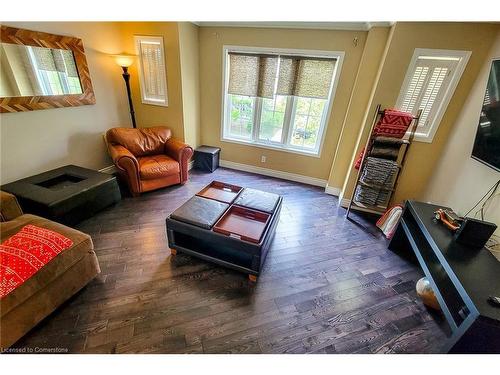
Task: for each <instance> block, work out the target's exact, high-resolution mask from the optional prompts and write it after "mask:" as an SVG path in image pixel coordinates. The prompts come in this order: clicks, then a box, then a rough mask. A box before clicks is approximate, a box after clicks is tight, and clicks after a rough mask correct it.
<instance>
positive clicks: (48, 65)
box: [31, 47, 57, 72]
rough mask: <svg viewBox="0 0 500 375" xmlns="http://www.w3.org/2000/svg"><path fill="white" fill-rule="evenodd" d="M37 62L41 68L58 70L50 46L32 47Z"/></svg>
mask: <svg viewBox="0 0 500 375" xmlns="http://www.w3.org/2000/svg"><path fill="white" fill-rule="evenodd" d="M31 48H32V51H33V56H35V60H36V64H37V67H38V69H40V70H48V71H54V72H55V71H57V68H56V64H55V61H54V56H53V55H52V51H51V50H50V49H49V48H42V47H31Z"/></svg>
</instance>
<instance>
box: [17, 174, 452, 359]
mask: <svg viewBox="0 0 500 375" xmlns="http://www.w3.org/2000/svg"><path fill="white" fill-rule="evenodd" d="M213 179H217V180H222V181H225V182H228V183H233V184H237V185H242V186H248V187H254V188H258V189H261V190H265V191H269V192H274V193H278V194H281V195H283V197H284V201H283V209H282V214H281V219H280V223H279V225H278V228H277V231H276V237H275V239H274V242H273V244H272V247H271V249H270V251H269V255H268V257H267V260H266V264H265V267H264V271H263V274H262V275H261V277H259V280H258V283H257V284H256V285H254V286H252V285H251V284H249V283H248V280H247V275H245V274H241V273H238V272H234V271H232V270H228V269H225V268H222V267H219V266H217V265H213V264H210V263H206V262H204V261H201V260H198V259H195V258H191V257H189V256H186V255H182V254H179V255H177V256H176V257H171V256H170V251H169V249H168V246H167V241H166V233H165V218H166V217H167V216H168V215H169V214H170V213H171V212H172V211H173V210H175V209H176V208H177V207H179V206H180V205H181V204H183V203H184V202H185V201H186V200H187V199H189V198H190V197H191V196H192V195H194V194H195V193H196V192H197V191H199V190H200V189H201V188H202V187H203V186H205V185H206V184H207V183H208V182H210V181H212V180H213ZM344 215H345V210H344V209H342V208H337V198H336V197H333V196H330V195H327V194H325V193H324V192H323V189H322V188H316V187H312V186H308V185H303V184H299V183H294V182H290V181H284V180H279V179H274V178H270V177H265V176H259V175H254V174H251V173H244V172H238V171H234V170H230V169H223V168H219V169H218V170H217V171H215V172H214V173H212V174H209V173H202V172H198V171H192V173H191V179H190V181H189V182H188V183H187V184H186V185H184V186H176V187H171V188H166V189H162V190H159V191H156V192H152V193H146V194H143V195H142V196H141V197H140V198H128V197H126V198H124V199H123V200H122V201H121V202H120V203H119V204H117V205H116V206H114V207H111V208H109V209H107V210H105V211H103V212H101V213H100V214H98V215H96V216H94V217H93V218H92V219H90V220H87V221H85V222H83V223H81V224H80V225H79V226H78V229H80V230H82V231H85V232H87V233H89V234H90V235H91V236H92V238H93V240H94V245H95V249H96V253H97V256H98V258H99V261H100V265H101V269H102V273H101V275H100V276H98V278H96V279H95V280H94V281H92V282H91V283H90V284H89V285H88V286H87V287H85V288H84V289H83V290H82V291H80V292H79V293H78V294H76V295H75V296H74V297H73V298H72V299H71V300H69V301H68V302H67V303H65V304H64V305H63V306H61V308H59V309H58V310H57V311H55V312H54V313H53V314H52V315H51V316H49V317H48V318H47V319H45V320H44V321H43V322H42V323H41V324H39V325H38V326H37V327H36V328H35V329H33V330H32V331H31V332H30V333H29V334H28V335H27V336H25V337H24V338H23V339H21V340H20V341H19V342H18V343H17V344H16V345H15V346H16V347H22V346H30V347H59V348H68V349H69V351H70V352H73V353H434V352H437V351H438V350H439V348H440V346H441V344H442V342H443V340H444V339H445V332H446V327H445V323H444V321H443V319H441V318H440V317H439V315H437V314H431V313H430V312H428V310H427V309H426V308H425V307H424V306H423V305H422V303H421V302H420V300H419V299H418V298H417V296H416V294H415V291H414V290H415V282H416V280H418V279H419V278H420V277H421V276H422V274H421V271H420V270H419V269H418V268H417V267H416V266H415V265H413V264H411V263H409V262H408V261H406V260H404V259H402V258H400V257H399V256H398V255H396V254H394V253H392V252H390V251H389V250H387V249H386V242H385V239H383V238H382V237H381V236H378V237H374V236H373V235H371V234H369V233H367V232H365V231H363V230H362V229H361V228H360V227H359V226H357V225H355V224H353V223H352V222H350V221H348V220H346V219H345V217H344Z"/></svg>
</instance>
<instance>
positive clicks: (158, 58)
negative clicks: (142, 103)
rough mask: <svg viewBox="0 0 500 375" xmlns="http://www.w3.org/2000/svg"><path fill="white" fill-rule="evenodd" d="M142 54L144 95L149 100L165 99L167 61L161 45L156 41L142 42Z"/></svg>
mask: <svg viewBox="0 0 500 375" xmlns="http://www.w3.org/2000/svg"><path fill="white" fill-rule="evenodd" d="M140 54H141V63H142V70H143V72H142V73H143V77H144V81H143V82H142V83H143V90H144V96H145V98H146V99H148V100H157V101H163V100H165V97H166V87H165V85H164V82H165V63H164V59H163V56H162V51H161V45H160V44H159V43H155V42H144V41H141V42H140Z"/></svg>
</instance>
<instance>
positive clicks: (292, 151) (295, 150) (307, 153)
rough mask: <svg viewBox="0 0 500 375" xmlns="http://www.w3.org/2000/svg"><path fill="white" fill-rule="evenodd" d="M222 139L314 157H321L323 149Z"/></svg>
mask: <svg viewBox="0 0 500 375" xmlns="http://www.w3.org/2000/svg"><path fill="white" fill-rule="evenodd" d="M221 141H222V142H228V143H236V144H240V145H245V146H250V147H258V148H264V149H268V150H275V151H283V152H288V153H291V154H298V155H302V156H310V157H313V158H319V157H320V155H321V150H319V151H305V150H297V149H294V148H288V147H285V146H278V145H273V144H269V143H264V142H255V141H246V140H243V139H235V138H227V137H222V138H221Z"/></svg>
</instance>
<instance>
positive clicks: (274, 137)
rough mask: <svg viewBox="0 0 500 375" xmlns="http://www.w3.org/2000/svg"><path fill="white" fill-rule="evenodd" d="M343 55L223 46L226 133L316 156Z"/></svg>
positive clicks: (245, 140)
mask: <svg viewBox="0 0 500 375" xmlns="http://www.w3.org/2000/svg"><path fill="white" fill-rule="evenodd" d="M343 55H344V54H343V52H330V51H328V52H325V51H311V50H307V51H304V50H290V49H287V50H283V49H272V48H254V47H235V46H225V47H224V55H223V59H224V82H223V114H222V118H223V124H222V139H223V140H225V141H230V142H238V143H245V144H251V145H256V146H259V147H270V148H277V149H281V150H285V151H290V152H296V153H303V154H307V155H313V156H318V155H319V154H320V150H321V145H322V142H323V138H324V133H325V127H326V123H327V119H328V117H329V112H330V109H331V103H332V101H333V96H334V91H335V87H336V83H337V81H338V77H339V75H340V68H341V64H342V58H343Z"/></svg>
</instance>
